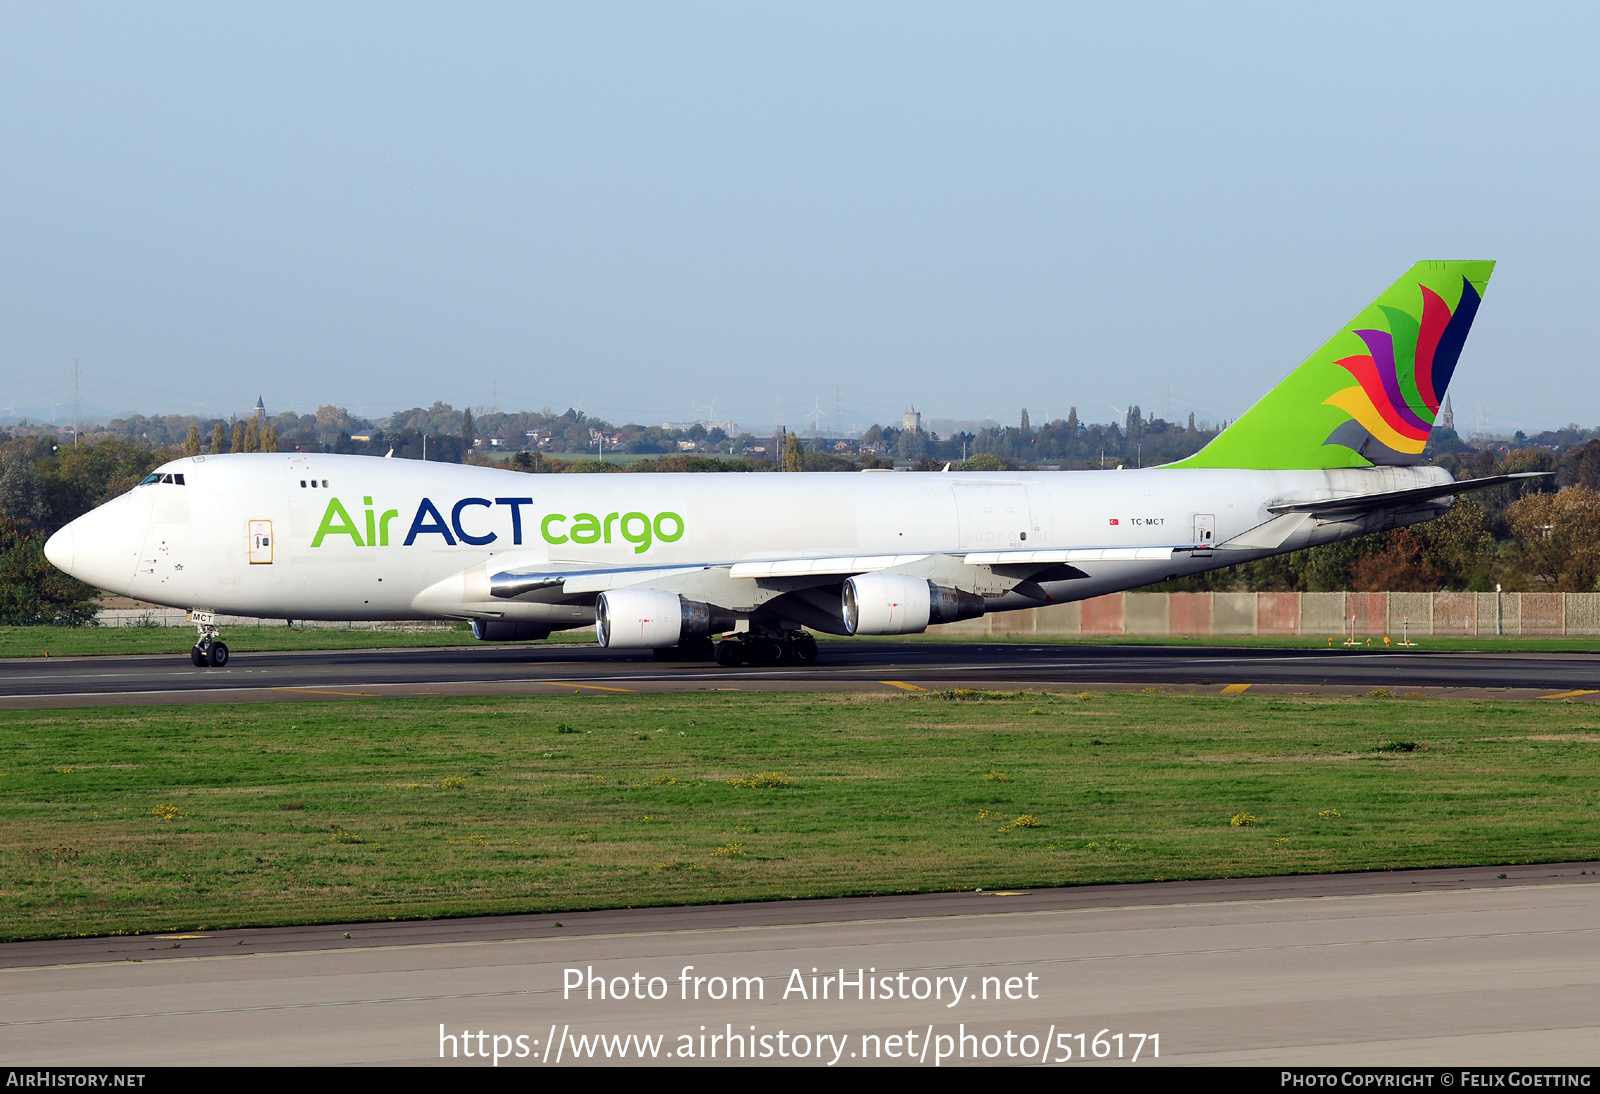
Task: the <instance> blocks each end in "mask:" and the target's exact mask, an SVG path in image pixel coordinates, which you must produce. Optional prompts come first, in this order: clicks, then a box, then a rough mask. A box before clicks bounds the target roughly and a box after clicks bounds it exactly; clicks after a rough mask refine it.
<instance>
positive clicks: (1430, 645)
mask: <svg viewBox="0 0 1600 1094" xmlns="http://www.w3.org/2000/svg"><path fill="white" fill-rule="evenodd" d="M222 638H223V641H225V642H227V644H228V648H229V649H230V650H231V651H232V652H234V653H249V652H251V651H271V650H349V649H391V648H396V647H412V646H466V645H472V644H473V643H474V642H476V641H477V640H476V639H475V638H473V637H472V632H471V630H469V629H468V628H467V625H466V624H465V623H458V624H456V625H455V626H454V627H452V628H451V629H448V630H442V629H441V630H434V629H427V630H402V629H396V628H383V629H380V630H371V629H369V628H367V627H364V626H363V627H356V628H350V629H345V628H342V627H292V628H291V627H228V628H226V629H225V630H224V631H223V635H222ZM823 638H824V640H825V641H830V642H832V641H839V639H837V638H835V637H833V636H830V635H824V636H823ZM194 640H195V632H194V630H193V628H190V627H0V657H43V656H44V655H45V654H46V653H48V654H49V655H50V656H51V657H85V656H102V655H112V654H136V653H170V654H175V655H178V656H183V655H186V654H187V653H188V652H189V647H190V646H192V645H194ZM848 641H854V642H879V641H881V642H962V643H971V644H974V645H1029V646H1043V645H1086V646H1183V647H1210V648H1217V649H1222V648H1235V649H1245V648H1260V649H1328V648H1329V645H1328V640H1327V638H1326V637H1320V636H1316V635H1303V636H1287V637H1285V636H1261V637H1258V636H1255V635H1227V634H1219V635H1206V636H1204V637H1162V638H1145V637H1139V636H1135V635H1114V636H1103V637H1102V636H1091V637H1076V636H1073V637H1063V636H1051V635H1031V634H1030V635H994V636H983V637H981V638H974V637H971V636H966V635H961V636H951V635H940V634H927V635H896V636H894V637H891V638H881V639H879V638H855V639H849V640H848ZM546 642H547V643H548V644H551V645H570V644H573V643H578V644H582V645H593V644H594V631H593V629H592V628H588V627H583V628H579V629H577V630H571V631H558V632H556V633H555V634H553V635H551V636H550V637H549V638H548V639H546ZM535 644H538V643H535ZM1332 648H1334V649H1343V647H1342V646H1340V645H1339V639H1337V638H1335V639H1334V640H1333V647H1332ZM1383 648H1384V646H1383V641H1382V639H1378V640H1376V641H1375V642H1374V643H1373V645H1372V646H1371V647H1368V646H1361V647H1358V651H1359V652H1362V653H1370V652H1372V651H1373V650H1382V649H1383ZM1416 650H1417V651H1421V650H1433V651H1435V652H1441V653H1468V652H1483V653H1600V637H1595V636H1591V637H1582V638H1577V637H1575V638H1521V637H1513V638H1425V639H1419V640H1418V644H1417V647H1416ZM1389 652H1391V653H1394V654H1396V655H1397V656H1404V655H1405V654H1407V653H1409V652H1415V651H1408V650H1404V649H1400V648H1398V647H1395V648H1392V649H1390V651H1389Z"/></svg>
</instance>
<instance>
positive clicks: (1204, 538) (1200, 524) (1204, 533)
mask: <svg viewBox="0 0 1600 1094" xmlns="http://www.w3.org/2000/svg"><path fill="white" fill-rule="evenodd" d="M1216 540H1217V518H1216V516H1215V515H1214V514H1212V513H1196V514H1195V515H1194V542H1195V546H1196V547H1215V546H1216Z"/></svg>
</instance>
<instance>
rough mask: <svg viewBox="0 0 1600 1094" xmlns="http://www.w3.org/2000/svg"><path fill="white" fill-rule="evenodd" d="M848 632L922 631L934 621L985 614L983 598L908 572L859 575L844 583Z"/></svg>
mask: <svg viewBox="0 0 1600 1094" xmlns="http://www.w3.org/2000/svg"><path fill="white" fill-rule="evenodd" d="M843 607H844V629H845V633H846V634H921V633H922V632H923V631H925V630H927V629H928V627H929V626H930V625H931V624H934V623H954V622H955V621H956V620H958V619H975V618H977V617H978V616H980V615H982V614H983V609H984V604H983V597H981V596H978V595H976V594H975V593H964V592H962V591H961V590H960V589H947V588H945V587H944V586H942V585H935V584H934V583H933V582H931V581H929V580H928V579H927V578H923V577H907V576H906V575H905V574H860V575H858V576H856V577H852V578H851V579H850V580H848V581H846V582H845V583H844V605H843Z"/></svg>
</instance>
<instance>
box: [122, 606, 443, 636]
mask: <svg viewBox="0 0 1600 1094" xmlns="http://www.w3.org/2000/svg"><path fill="white" fill-rule="evenodd" d="M95 618H96V619H97V620H98V621H99V623H100V625H101V626H102V627H191V626H193V625H194V624H193V623H191V622H190V621H189V613H188V612H186V611H184V610H183V609H182V608H103V609H101V611H100V612H99V613H98V614H97V615H96V616H95ZM288 622H289V621H288V620H286V619H284V618H283V617H282V616H278V617H276V618H273V619H265V618H259V617H257V616H253V615H219V616H217V625H218V626H219V627H283V626H287V625H288ZM294 625H295V626H296V627H311V628H317V629H326V630H341V631H343V630H352V631H396V630H398V631H447V630H449V629H450V628H451V627H453V626H454V625H455V624H453V623H449V622H430V621H428V620H406V621H403V622H394V621H391V620H361V619H357V620H337V621H333V620H322V619H296V620H295V621H294Z"/></svg>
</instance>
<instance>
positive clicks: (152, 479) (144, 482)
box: [139, 474, 161, 486]
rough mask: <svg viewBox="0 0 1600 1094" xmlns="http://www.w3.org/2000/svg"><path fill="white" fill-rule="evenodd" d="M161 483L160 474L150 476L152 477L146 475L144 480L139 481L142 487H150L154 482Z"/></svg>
mask: <svg viewBox="0 0 1600 1094" xmlns="http://www.w3.org/2000/svg"><path fill="white" fill-rule="evenodd" d="M160 481H161V476H160V475H159V474H150V475H146V476H145V477H144V478H142V479H140V480H139V485H140V486H149V485H150V484H151V483H153V482H160Z"/></svg>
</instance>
